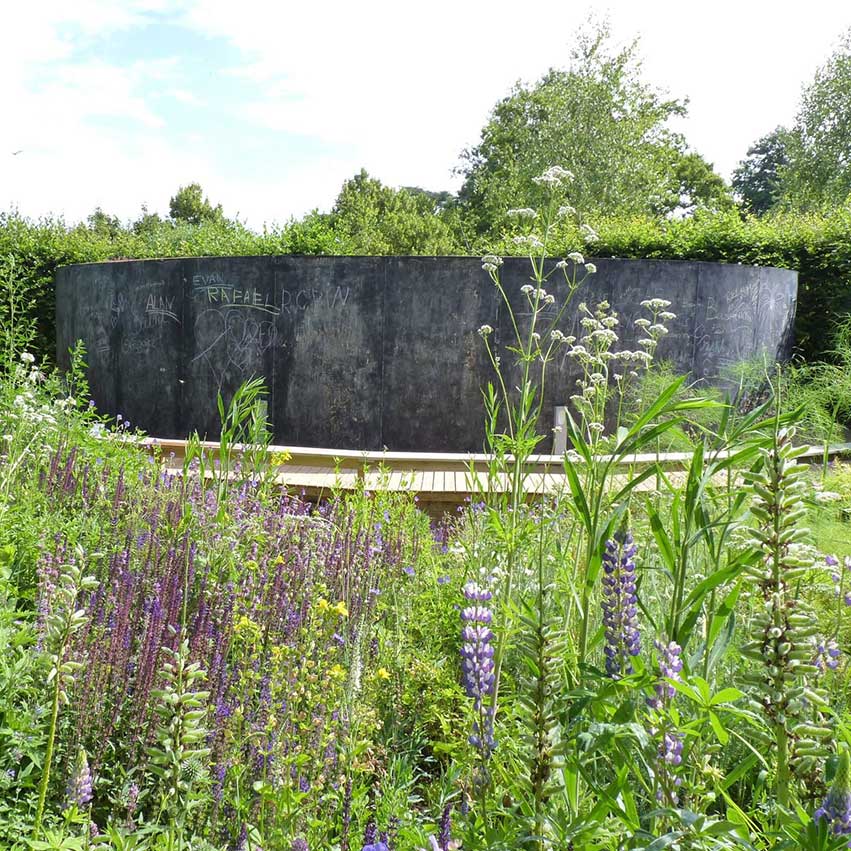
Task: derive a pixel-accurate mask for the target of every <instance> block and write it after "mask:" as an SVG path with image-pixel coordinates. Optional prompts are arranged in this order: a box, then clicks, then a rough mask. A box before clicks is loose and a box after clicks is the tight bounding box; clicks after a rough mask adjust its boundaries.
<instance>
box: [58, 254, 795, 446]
mask: <svg viewBox="0 0 851 851" xmlns="http://www.w3.org/2000/svg"><path fill="white" fill-rule="evenodd" d="M596 264H597V268H598V272H597V274H596V275H594V276H592V277H590V278H588V279H587V280H586V282H585V283H584V284H583V285H582V287H581V288H580V289H579V290H578V292H577V293H576V294H575V295H574V296H573V299H572V301H571V303H570V306H569V308H568V309H567V310H565V311H563V313H562V314H561V315H560V318H559V323H558V327H559V329H560V330H562V331H563V333H565V334H573V335H574V336H576V337H581V336H582V334H583V333H584V332H583V330H582V328H581V326H580V325H579V320H580V318H581V314H580V311H579V305H580V304H581V303H583V302H584V303H586V304H587V305H588V307H589V309H591V310H593V309H594V307H595V306H596V304H597V303H598V302H600V301H603V300H605V301H608V302H609V303H610V305H611V306H612V308H613V309H614V310H615V311H617V313H618V318H619V325H618V327H617V328H616V329H615V330H616V331H617V333H618V335H619V337H620V340H619V342H618V344H617V347H618V348H621V349H623V348H627V349H635V348H636V347H637V346H638V340H639V339H640V337H641V336H642V335H641V334H640V333H639V332H638V329H636V326H635V320H636V319H637V318H639V317H640V316H644V315H646V311H645V310H644V309H643V308H642V307H641V302H642V301H643V300H645V299H649V298H665V299H667V300H669V301H670V302H671V307H670V310H671V312H673V313H675V314H676V319H674V320H671V321H670V322H669V323H668V324H669V327H670V333H669V334H668V335H667V336H666V337H665V338H664V339H663V340H662V342H661V343H660V346H659V350H658V356H659V357H660V358H662V359H664V360H668V361H670V362H671V363H672V364H673V366H674V367H675V369H677V370H678V371H680V372H688V373H690V374H691V375H692V377H693V378H694V379H697V380H704V381H707V382H711V383H716V384H717V383H719V382H723V381H724V380H725V379H724V376H725V372H726V371H727V370H728V368H729V367H730V366H731V365H733V364H735V363H737V362H739V361H741V360H746V359H750V358H754V357H758V356H761V355H765V356H766V357H768V358H772V359H774V358H784V357H787V356H788V355H789V353H790V350H791V344H792V340H791V333H792V323H793V320H794V310H795V298H796V292H797V273H796V272H792V271H787V270H783V269H770V268H755V267H748V266H735V265H725V264H719V263H693V262H677V261H662V260H598V261H596ZM530 271H531V270H530V265H529V261H528V260H526V259H523V258H507V259H506V261H505V265H504V266H503V267H502V270H501V275H502V282H503V286H504V291H505V294H506V297H507V299H508V302H509V303H510V305H511V307H512V310H513V311H514V313H515V316H516V319H517V324H518V327H519V329H520V331H521V334H522V333H523V332H524V330H525V329H527V328H528V323H529V321H530V312H531V311H530V307H529V304H528V302H527V300H526V296H525V295H524V294H523V293H522V290H521V288H522V287H523V286H524V285H525V284H527V283H529V282H530ZM567 271H568V272H569V273H571V274H572V267H570V266H569V267H568V270H567ZM547 272H548V273H550V272H551V273H552V274H551V275H550V276H549V278H548V281H547V284H546V287H547V290H548V291H549V292H550V293H552V294H553V295H554V296H555V302H554V304H553V305H552V306H551V307H549V308H548V315H547V317H546V318H545V322H547V323H548V322H549V320H550V319H551V318H552V317H555V316H557V315H559V314H558V312H559V311H560V310H561V309H562V307H563V305H564V299H565V298H566V297H567V285H566V284H565V282H564V279H563V276H562V272H561V271H560V270H559V269H556V268H555V263H554V261H553V262H551V263H550V265H548V267H547ZM580 276H581V272H580ZM56 287H57V348H58V356H59V362H60V365H65V366H67V362H68V354H67V352H68V348H69V347H70V346H71V345H73V343H74V342H75V341H76V340H78V339H82V340H83V342H84V343H85V346H86V350H87V353H88V363H89V380H90V384H91V390H92V396H93V398H94V400H95V402H96V403H97V405H98V407H99V408H100V409H101V410H103V411H105V412H108V413H111V414H118V413H121V414H122V415H123V416H124V417H126V418H128V419H129V420H131V422H132V423H133V424H135V425H138V426H139V427H141V428H143V429H145V430H146V431H148V432H149V433H151V434H153V435H157V436H161V437H185V436H186V435H187V434H188V433H189V432H190V431H192V430H195V429H197V430H198V431H199V433H200V434H201V435H202V436H207V437H210V438H215V437H216V436H217V433H218V430H219V418H218V413H217V410H216V396H217V394H219V393H221V394H222V396H223V397H224V399H225V400H226V401H228V400H229V399H230V398H231V397H232V395H233V393H234V391H235V390H236V388H237V387H239V385H240V384H241V383H242V382H243V381H246V380H247V379H249V378H252V377H255V376H262V377H263V378H264V379H265V382H266V385H267V388H268V395H267V400H266V401H267V404H268V412H269V418H270V420H271V422H272V426H273V430H274V436H275V440H276V441H277V442H279V443H285V444H291V445H301V446H326V447H338V448H341V449H381V448H382V447H387V448H388V449H394V450H421V451H475V450H480V449H482V446H483V406H482V396H481V391H482V388H483V387H484V386H485V385H486V384H487V382H488V381H493V380H494V378H495V375H494V372H493V369H492V367H491V364H490V361H489V359H488V357H487V353H486V350H485V346H484V344H483V342H482V340H481V339H480V338H479V336H478V333H477V331H478V329H479V328H480V327H481V326H482V325H485V324H487V325H490V326H492V327H493V329H494V334H493V336H492V337H491V338H490V340H491V343H492V345H493V346H494V347H495V348H494V351H495V353H496V354H497V355H498V356H499V357H500V358H501V359H502V363H503V365H504V367H505V374H506V383H507V385H508V386H509V387H512V386H513V385H514V384H516V383H517V381H518V380H519V372H518V371H517V370H516V368H514V367H513V365H512V364H513V359H514V356H513V355H512V354H511V353H510V352H509V351H508V347H509V346H511V345H513V344H514V341H513V337H514V328H513V324H512V322H511V317H510V314H509V311H508V310H507V308H506V306H505V304H504V301H503V298H502V296H501V295H500V293H499V292H498V290H497V289H496V287H495V286H494V285H493V283H492V282H491V280H490V278H489V276H488V275H487V273H486V272H484V271H482V268H481V261H480V260H478V259H477V258H472V257H298V256H291V255H284V256H274V257H213V258H208V257H202V258H191V259H178V260H142V261H120V262H113V263H93V264H85V265H75V266H67V267H64V268H62V269H60V270H59V271H58V273H57V279H56ZM577 375H578V373H577V370H576V365H575V364H574V363H573V362H572V360H571V359H570V358H567V357H565V355H564V350H562V351H561V352H560V353H559V354H558V356H557V358H556V359H555V360H554V361H553V363H552V364H551V366H550V371H549V375H548V380H547V389H546V396H545V400H544V406H543V417H542V422H541V427H542V428H543V429H549V428H550V427H551V425H552V422H551V420H552V409H553V407H554V406H555V405H563V404H565V403H566V402H567V399H568V398H569V397H570V395H571V394H572V393H574V392H575V385H576V379H577ZM549 445H550V444H549V442H546V443H544V444H542V447H541V448H542V449H546V448H548V446H549Z"/></svg>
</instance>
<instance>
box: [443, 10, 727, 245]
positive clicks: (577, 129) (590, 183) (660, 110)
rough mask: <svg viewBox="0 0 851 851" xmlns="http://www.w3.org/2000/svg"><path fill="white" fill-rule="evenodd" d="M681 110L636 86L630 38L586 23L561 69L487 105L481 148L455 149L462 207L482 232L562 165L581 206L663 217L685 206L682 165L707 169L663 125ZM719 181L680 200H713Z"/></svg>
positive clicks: (530, 198)
mask: <svg viewBox="0 0 851 851" xmlns="http://www.w3.org/2000/svg"><path fill="white" fill-rule="evenodd" d="M685 111H686V105H685V103H684V102H681V101H678V100H674V99H670V98H667V97H665V96H663V95H662V94H661V93H660V92H658V91H656V90H654V89H653V88H651V87H650V86H648V85H647V84H646V83H645V82H643V80H642V78H641V63H640V60H639V57H638V43H637V41H635V42H633V43H632V44H631V45H629V46H627V47H625V48H623V49H620V50H614V49H612V47H611V46H610V37H609V31H608V28H607V27H606V26H602V27H597V28H596V29H586V30H585V31H584V32H583V33H581V35H580V36H579V38H578V40H577V44H576V46H575V48H574V49H573V51H572V53H571V59H570V65H569V67H568V68H567V70H556V69H551V70H550V71H549V72H548V73H547V74H546V75H545V76H544V77H543V78H542V79H541V80H539V81H538V82H537V83H535V84H534V85H532V86H526V85H523V84H521V83H518V84H517V85H515V87H514V89H513V90H512V91H511V93H510V94H509V95H508V96H507V97H506V98H504V99H503V100H501V101H500V102H499V103H497V105H496V106H495V107H494V109H493V111H492V113H491V115H490V119H489V121H488V123H487V124H486V125H485V127H484V129H483V130H482V135H481V140H480V142H479V144H478V145H476V146H475V147H474V148H472V149H469V150H466V151H464V152H463V154H462V160H463V165H462V166H461V168H460V169H459V172H460V173H461V174H463V175H464V178H465V180H464V184H463V186H462V189H461V192H460V202H461V205H462V207H463V209H464V210H465V211H466V213H467V214H468V215H469V216H471V217H472V219H473V221H474V223H475V226H476V228H477V230H478V231H479V232H480V233H482V232H486V231H488V230H491V229H493V228H494V227H498V226H500V225H501V224H502V223H503V222H504V216H505V211H506V210H507V209H508V208H509V207H522V206H535V205H536V203H537V201H538V198H539V191H538V188H537V187H536V185H535V184H534V182H533V178H534V177H535V176H536V175H539V174H541V173H542V172H543V171H544V170H545V169H546V168H548V167H549V166H551V165H560V166H563V167H564V168H566V169H568V170H569V171H571V172H573V174H574V176H575V179H574V181H573V183H572V186H571V188H570V190H569V193H570V202H571V204H573V205H574V206H575V207H576V208H577V209H579V210H581V211H583V212H595V213H603V214H614V213H627V214H630V213H647V212H649V213H654V214H655V213H661V214H667V213H670V212H672V211H674V210H676V209H677V208H681V207H682V205H681V200H682V199H681V195H682V194H683V181H682V177H683V176H684V175H686V176H687V172H688V170H689V168H690V169H691V170H692V172H694V171H695V166H696V165H697V163H698V160H700V162H701V163H703V166H704V167H705V168H704V170H705V172H711V171H712V169H711V167H710V166H709V165H708V164H707V163H705V161H703V160H702V159H701V158H700V157H698V155H697V154H692V153H689V152H688V150H687V148H686V145H685V141H684V140H683V138H682V137H681V136H680V135H679V134H677V133H675V132H673V131H672V130H671V129H670V128H669V127H668V126H667V123H668V121H669V119H671V118H673V117H675V116H681V115H684V114H685ZM687 157H688V158H690V159H689V160H688V162H686V163H684V162H683V161H684V158H687ZM716 178H717V175H716ZM718 181H720V178H717V180H715V181H714V182H713V181H707V180H706V174H704V175H703V177H702V178H701V180H699V181H698V182H697V183H695V184H694V185H689V186H687V187H686V189H687V190H688V195H689V197H688V198H687V201H686V205H685V206H686V207H693V206H694V205H700V204H702V203H704V202H708V203H715V201H716V200H717V198H718V197H719V189H720V186H721V185H722V184H723V182H721V183H720V184H719V183H718ZM710 183H711V184H712V185H711V186H710ZM706 189H709V190H710V192H709V197H708V198H707V197H705V196H704V192H705V190H706ZM720 195H724V193H723V192H721V193H720ZM727 195H729V193H727Z"/></svg>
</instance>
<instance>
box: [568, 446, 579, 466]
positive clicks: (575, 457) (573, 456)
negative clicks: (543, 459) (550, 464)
mask: <svg viewBox="0 0 851 851" xmlns="http://www.w3.org/2000/svg"><path fill="white" fill-rule="evenodd" d="M564 457H565V458H567V460H568V461H570V463H571V464H578V463H579V462H580V461H581V460H582V457H581V456H580V455H579V453H578V452H577V451H576V450H575V449H568V450H567V452H565V453H564Z"/></svg>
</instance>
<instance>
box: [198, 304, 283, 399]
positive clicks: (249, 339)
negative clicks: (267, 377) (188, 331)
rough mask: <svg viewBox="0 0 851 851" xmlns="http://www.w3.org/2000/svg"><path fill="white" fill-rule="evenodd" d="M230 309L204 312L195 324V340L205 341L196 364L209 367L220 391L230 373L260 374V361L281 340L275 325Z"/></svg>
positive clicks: (213, 309) (214, 309) (214, 308)
mask: <svg viewBox="0 0 851 851" xmlns="http://www.w3.org/2000/svg"><path fill="white" fill-rule="evenodd" d="M230 307H232V305H229V308H230ZM229 308H225V309H222V308H216V307H213V308H210V309H208V310H204V311H202V312H201V313H200V314H198V317H197V319H196V320H195V339H196V340H198V341H202V343H203V345H204V348H203V349H202V350H201V351H199V352H198V354H196V355H195V357H194V358H192V363H196V362H200V363H203V364H206V365H207V368H208V369H209V370H210V372H211V373H212V375H213V377H214V378H215V379H216V382H217V384H218V386H219V388H220V389H221V387H222V384H223V383H224V379H225V374H226V372H227V371H228V370H236V371H237V372H239V373H240V374H243V375H244V374H246V373H247V372H248V371H249V370H252V371H256V367H257V362H258V360H260V359H261V358H262V356H263V354H264V352H266V351H267V350H268V349H270V348H272V347H273V346H274V345H275V344H276V343H277V340H278V331H277V329H276V328H275V325H274V323H273V322H272V321H270V320H265V319H262V320H261V319H257V318H256V317H255V316H253V315H251V314H249V313H246V312H244V311H240V310H231V309H229Z"/></svg>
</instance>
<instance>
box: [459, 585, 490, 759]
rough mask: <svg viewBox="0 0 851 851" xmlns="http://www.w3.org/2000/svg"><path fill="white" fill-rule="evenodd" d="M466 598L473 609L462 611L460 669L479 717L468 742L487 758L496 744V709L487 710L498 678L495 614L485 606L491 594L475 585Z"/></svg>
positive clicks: (465, 687) (465, 587)
mask: <svg viewBox="0 0 851 851" xmlns="http://www.w3.org/2000/svg"><path fill="white" fill-rule="evenodd" d="M464 596H465V597H466V599H467V601H468V602H469V603H472V605H470V606H466V607H465V608H463V609H462V610H461V621H462V623H463V624H464V627H463V629H462V630H461V639H462V641H463V642H464V643H463V645H462V647H461V658H462V662H461V669H462V673H463V679H464V689H465V690H466V692H467V696H468V697H471V698H472V699H473V708H474V709H475V711H476V713H477V715H478V718H477V720H475V721H474V722H473V727H472V732H471V734H470V736H469V738H468V741H469V743H470V744H471V745H472V746H473V747H474V748H476V749H478V750H479V751H481V753H482V757H483V758H484V759H487V758H488V757H489V756H490V755H491V753H492V752H493V750H494V748H495V747H496V741H495V739H494V736H493V716H494V707H493V706H488V707H485V698H486V697H489V696H490V695H492V694H493V690H494V683H495V680H496V676H495V673H494V661H493V654H494V648H493V638H494V635H493V632H492V631H491V629H490V626H489V624H490V623H491V622H492V621H493V613H492V612H491V610H490V609H489V608H487V607H486V606H484V605H482V604H483V603H487V602H489V601H490V600H491V598H492V596H493V595H492V594H491V592H490V591H488V590H487V589H486V588H482V587H480V586H479V585H477V584H476V583H475V582H468V583H467V584H466V585H465V586H464Z"/></svg>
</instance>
